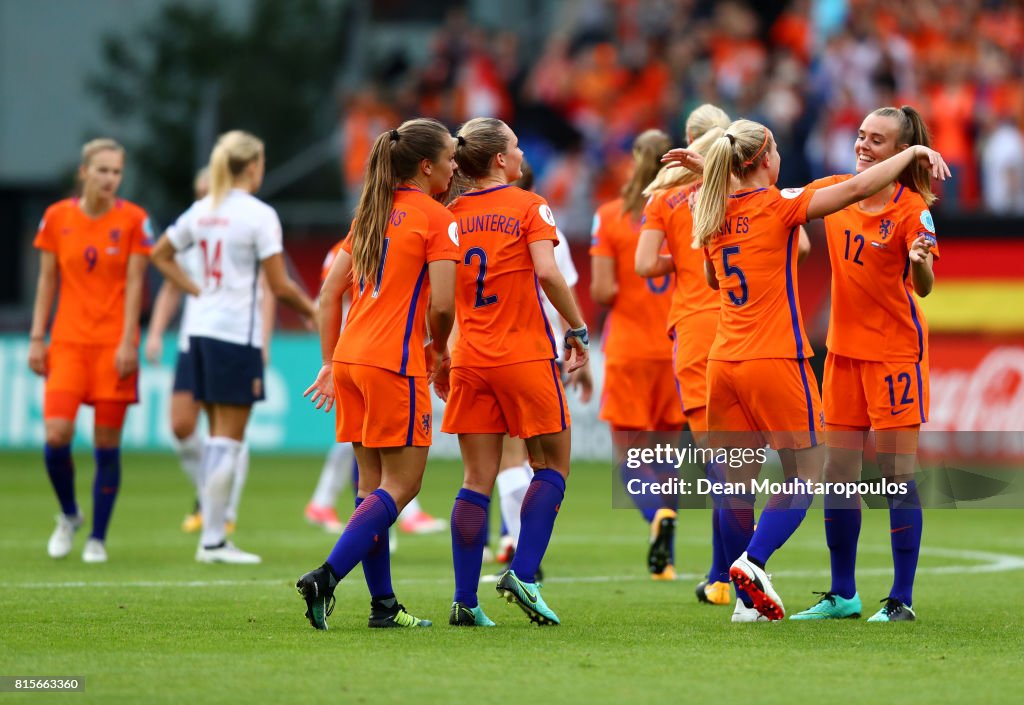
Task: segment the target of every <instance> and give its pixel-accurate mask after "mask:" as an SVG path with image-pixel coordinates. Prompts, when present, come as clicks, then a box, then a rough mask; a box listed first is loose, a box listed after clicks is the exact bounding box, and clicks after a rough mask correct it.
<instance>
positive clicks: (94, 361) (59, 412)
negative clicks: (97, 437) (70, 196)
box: [43, 342, 139, 420]
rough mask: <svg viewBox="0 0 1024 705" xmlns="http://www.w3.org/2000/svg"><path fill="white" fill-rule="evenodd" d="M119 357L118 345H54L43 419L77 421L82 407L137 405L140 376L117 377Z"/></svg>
mask: <svg viewBox="0 0 1024 705" xmlns="http://www.w3.org/2000/svg"><path fill="white" fill-rule="evenodd" d="M116 354H117V346H116V345H80V344H78V343H60V342H55V343H51V345H50V349H49V354H48V358H49V359H48V368H49V371H48V373H47V375H46V387H45V389H46V398H45V401H44V404H43V417H44V418H48V419H49V418H68V419H71V420H74V418H75V414H76V413H77V411H78V406H79V405H80V404H90V405H96V403H97V402H100V403H102V402H118V403H119V404H122V405H125V404H134V403H135V402H137V401H138V400H139V373H138V371H135V372H133V373H132V374H130V375H128V376H127V377H125V378H123V379H122V378H120V377H118V376H117V368H116V367H115V366H114V357H115V355H116Z"/></svg>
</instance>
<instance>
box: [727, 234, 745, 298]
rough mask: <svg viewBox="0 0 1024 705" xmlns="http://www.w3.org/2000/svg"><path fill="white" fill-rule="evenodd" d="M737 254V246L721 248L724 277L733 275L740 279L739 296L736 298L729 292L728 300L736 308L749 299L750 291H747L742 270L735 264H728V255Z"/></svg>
mask: <svg viewBox="0 0 1024 705" xmlns="http://www.w3.org/2000/svg"><path fill="white" fill-rule="evenodd" d="M739 253H740V247H739V245H734V246H733V247H723V248H722V268H723V269H724V270H725V276H727V277H731V276H733V275H734V274H735V275H736V276H737V277H739V278H740V295H739V296H736V294H734V293H733V292H731V291H730V292H729V300H730V301H732V302H733V304H735V305H736V306H742V305H743V304H745V303H747V299H749V298H750V290H749V289H747V278H746V276H744V274H743V270H742V269H740V268H739V267H737V266H736V265H735V264H729V255H738V254H739Z"/></svg>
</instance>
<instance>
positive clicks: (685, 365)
mask: <svg viewBox="0 0 1024 705" xmlns="http://www.w3.org/2000/svg"><path fill="white" fill-rule="evenodd" d="M717 330H718V311H701V312H700V313H697V314H694V315H692V316H687V317H686V318H685V319H683V320H682V321H680V322H679V323H677V324H676V326H675V328H674V329H673V330H672V338H673V346H672V358H673V367H674V369H675V373H676V382H677V383H678V384H679V398H680V399H681V400H682V402H683V409H684V410H687V411H688V410H690V409H696V408H697V407H701V406H705V405H706V404H707V399H708V352H710V350H711V344H712V343H713V342H715V332H716V331H717Z"/></svg>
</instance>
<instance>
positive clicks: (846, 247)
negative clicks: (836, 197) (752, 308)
mask: <svg viewBox="0 0 1024 705" xmlns="http://www.w3.org/2000/svg"><path fill="white" fill-rule="evenodd" d="M851 178H853V177H852V176H850V175H842V176H832V177H828V178H825V179H820V180H818V181H815V182H814V183H813V184H811V187H812V188H821V187H823V186H829V185H831V184H836V183H840V182H842V181H845V180H847V179H851ZM825 235H826V237H827V239H828V256H829V261H830V262H831V264H832V309H831V315H830V318H829V326H828V339H827V341H826V345H827V346H828V349H829V350H831V351H832V352H834V353H836V354H837V355H843V356H845V357H852V358H855V359H857V360H874V361H879V362H881V361H890V360H891V361H915V362H920V361H921V359H922V358H923V357H924V354H925V351H926V349H927V345H928V323H927V321H926V320H925V317H924V312H923V311H922V310H921V307H920V305H919V304H918V302H917V298H916V297H915V296H914V285H913V283H912V281H911V278H910V246H911V245H912V244H913V242H914V240H916V239H917V238H919V237H928V238H930V239H931V240H932V241H933V245H932V255H934V257H935V259H936V260H937V259H938V258H939V248H938V244H937V242H935V222H934V221H933V220H932V214H931V211H929V210H928V206H927V205H925V202H924V199H923V198H921V196H920V195H919V194H918V193H916V192H914V191H912V190H910V189H908V188H906V187H905V186H903V185H902V184H898V185H897V187H896V190H895V191H894V192H893V196H892V198H891V199H889V201H888V202H887V203H886V204H885V207H884V208H882V209H881V210H879V211H877V212H869V211H865V210H864V209H863V208H861V206H860V204H859V203H854V204H853V205H851V206H847V207H846V208H844V209H842V210H841V211H837V212H836V213H833V214H832V215H829V216H826V217H825Z"/></svg>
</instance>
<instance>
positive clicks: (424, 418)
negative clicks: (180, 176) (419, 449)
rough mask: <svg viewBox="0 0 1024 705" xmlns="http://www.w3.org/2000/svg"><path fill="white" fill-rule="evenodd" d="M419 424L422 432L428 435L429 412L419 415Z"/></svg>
mask: <svg viewBox="0 0 1024 705" xmlns="http://www.w3.org/2000/svg"><path fill="white" fill-rule="evenodd" d="M420 425H421V426H422V427H423V433H424V434H425V435H428V436H429V435H430V414H423V415H422V416H421V417H420Z"/></svg>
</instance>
